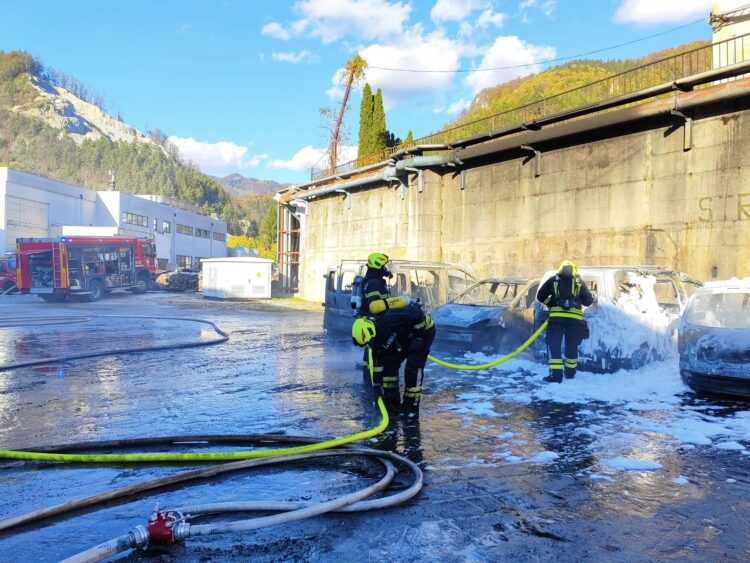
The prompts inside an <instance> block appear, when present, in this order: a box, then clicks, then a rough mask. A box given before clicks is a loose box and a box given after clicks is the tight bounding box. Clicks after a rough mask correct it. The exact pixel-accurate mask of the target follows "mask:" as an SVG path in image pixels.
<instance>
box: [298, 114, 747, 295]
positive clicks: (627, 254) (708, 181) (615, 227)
mask: <svg viewBox="0 0 750 563" xmlns="http://www.w3.org/2000/svg"><path fill="white" fill-rule="evenodd" d="M743 104H744V105H743ZM746 105H747V103H746V102H741V103H740V104H739V107H735V108H733V109H732V108H730V109H732V111H727V112H726V113H723V114H722V115H718V116H715V115H708V114H706V115H696V116H695V117H696V119H695V121H694V126H693V147H692V150H690V151H683V130H682V128H681V127H679V126H676V125H678V124H679V122H678V121H670V120H669V119H667V120H666V121H664V120H662V121H654V122H653V123H650V124H649V125H648V126H645V125H643V124H641V125H639V126H637V127H639V129H634V128H631V129H630V130H625V131H618V133H617V135H616V136H614V135H613V134H612V133H611V132H610V133H606V134H605V133H601V134H599V136H598V137H589V138H586V139H571V140H566V141H565V144H559V145H558V146H555V147H547V148H545V150H544V156H543V164H542V175H541V176H539V177H534V163H533V160H531V161H529V162H526V163H524V160H525V159H524V158H523V157H521V156H519V157H518V158H508V157H502V156H500V157H497V158H496V159H495V160H494V161H492V160H489V161H484V162H482V163H481V165H478V166H475V167H473V168H468V169H467V170H466V171H465V177H464V189H463V190H462V189H461V178H460V175H454V174H452V173H446V174H444V175H443V176H440V175H438V174H437V173H435V172H425V176H424V192H423V193H421V194H420V193H418V192H417V189H416V179H415V178H414V177H413V175H412V183H411V185H410V187H409V189H408V190H407V196H406V199H404V200H402V199H401V197H400V195H399V191H398V190H397V189H394V188H391V187H386V186H385V184H383V185H382V186H381V187H377V188H371V189H363V190H360V191H356V192H354V194H353V196H352V206H351V209H347V208H346V206H345V203H344V198H343V196H334V197H324V198H321V199H320V200H313V201H312V202H310V206H309V214H308V217H307V220H306V225H305V235H304V238H303V249H302V267H301V281H302V284H301V295H302V296H303V297H306V298H310V299H318V298H320V297H321V296H322V291H323V280H322V275H323V274H324V272H325V266H326V264H327V263H331V262H335V261H337V260H339V259H342V258H357V257H365V256H366V255H367V254H368V253H369V252H371V251H374V250H381V251H384V252H386V253H388V254H389V255H391V256H392V257H394V258H411V259H422V260H439V261H443V262H453V263H459V264H468V265H470V266H472V267H474V269H475V270H476V271H477V273H478V274H479V275H482V276H484V275H506V274H507V275H528V276H531V275H539V274H541V273H542V272H544V271H545V270H548V269H550V268H553V267H555V266H556V265H557V264H558V263H559V261H560V260H561V259H562V258H571V259H573V260H576V261H577V262H578V263H580V264H584V265H603V264H630V265H637V264H655V265H661V266H667V267H672V268H675V269H679V270H682V271H685V272H687V273H689V274H691V275H693V276H695V277H697V278H699V279H703V280H707V279H710V278H711V276H712V269H713V268H715V271H716V275H717V277H718V278H728V277H732V276H748V275H750V109H748V107H745V106H746ZM644 127H650V128H649V129H646V130H643V129H644ZM503 158H506V159H503Z"/></svg>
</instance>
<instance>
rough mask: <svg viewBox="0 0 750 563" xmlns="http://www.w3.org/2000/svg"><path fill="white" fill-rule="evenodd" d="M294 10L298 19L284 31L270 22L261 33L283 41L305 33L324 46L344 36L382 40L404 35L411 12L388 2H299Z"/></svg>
mask: <svg viewBox="0 0 750 563" xmlns="http://www.w3.org/2000/svg"><path fill="white" fill-rule="evenodd" d="M294 10H295V11H296V12H297V13H298V14H300V15H301V16H302V17H301V18H300V19H298V20H294V21H293V22H291V23H289V24H288V25H287V26H286V27H284V26H282V25H281V24H278V23H276V22H271V23H269V24H266V25H265V26H263V29H262V31H261V33H262V34H263V35H268V36H269V37H275V38H276V39H282V40H284V41H286V40H287V39H289V38H290V37H298V36H300V35H303V34H305V33H306V34H307V35H309V36H310V37H317V38H319V39H320V40H321V41H322V42H323V43H326V44H327V43H332V42H334V41H336V40H338V39H341V38H342V37H345V36H347V35H351V36H354V37H356V38H357V39H359V40H363V41H372V40H376V39H377V40H384V39H387V38H389V37H396V36H398V35H399V34H400V33H402V32H403V31H404V25H405V24H406V22H407V21H408V20H409V15H410V14H411V10H412V8H411V4H409V3H408V2H400V1H393V2H389V1H388V0H298V1H297V2H295V4H294Z"/></svg>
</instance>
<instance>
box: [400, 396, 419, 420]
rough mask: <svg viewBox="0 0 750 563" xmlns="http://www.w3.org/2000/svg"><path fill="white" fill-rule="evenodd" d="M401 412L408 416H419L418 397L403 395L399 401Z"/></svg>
mask: <svg viewBox="0 0 750 563" xmlns="http://www.w3.org/2000/svg"><path fill="white" fill-rule="evenodd" d="M401 413H402V414H403V415H404V416H406V417H409V418H414V417H417V416H419V397H408V396H405V397H404V401H403V403H401Z"/></svg>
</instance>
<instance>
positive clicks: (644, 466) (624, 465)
mask: <svg viewBox="0 0 750 563" xmlns="http://www.w3.org/2000/svg"><path fill="white" fill-rule="evenodd" d="M602 464H603V465H604V466H605V467H607V468H609V469H611V470H612V471H653V470H654V469H661V463H659V462H657V461H653V460H650V459H637V458H632V457H615V458H612V459H605V460H602Z"/></svg>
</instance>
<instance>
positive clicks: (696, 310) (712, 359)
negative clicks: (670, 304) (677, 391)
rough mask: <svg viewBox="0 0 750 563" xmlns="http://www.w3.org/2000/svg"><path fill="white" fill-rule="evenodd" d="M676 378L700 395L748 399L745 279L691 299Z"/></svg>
mask: <svg viewBox="0 0 750 563" xmlns="http://www.w3.org/2000/svg"><path fill="white" fill-rule="evenodd" d="M678 348H679V351H680V375H681V376H682V380H683V381H684V382H685V383H686V384H687V385H689V386H690V387H691V388H692V389H693V390H695V391H697V392H699V393H710V394H720V395H732V396H735V397H743V398H750V278H745V279H744V280H736V279H735V280H730V281H724V282H711V283H708V284H706V286H705V287H703V288H702V289H700V290H699V291H697V292H696V293H695V295H693V297H692V299H691V300H690V303H689V304H688V306H687V308H686V309H685V313H684V314H683V315H682V319H681V321H680V328H679V336H678Z"/></svg>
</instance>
